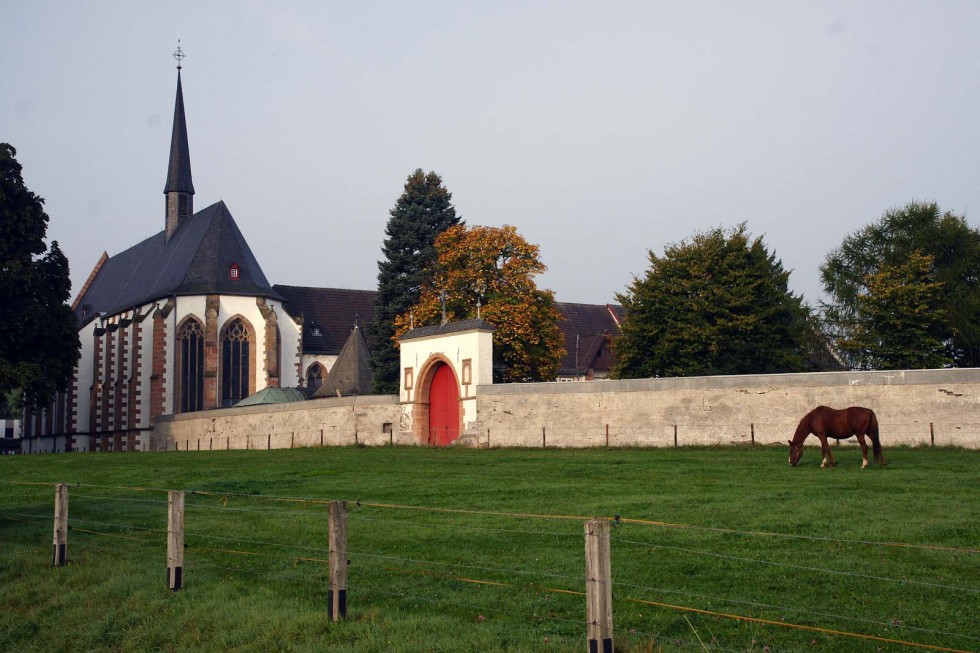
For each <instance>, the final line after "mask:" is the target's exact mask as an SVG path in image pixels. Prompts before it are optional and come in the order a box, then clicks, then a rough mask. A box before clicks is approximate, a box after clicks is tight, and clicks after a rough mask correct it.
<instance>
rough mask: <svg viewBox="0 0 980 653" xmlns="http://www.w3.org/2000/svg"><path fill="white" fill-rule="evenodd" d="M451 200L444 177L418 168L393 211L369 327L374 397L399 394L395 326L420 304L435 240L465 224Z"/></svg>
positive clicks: (434, 256)
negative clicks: (444, 232)
mask: <svg viewBox="0 0 980 653" xmlns="http://www.w3.org/2000/svg"><path fill="white" fill-rule="evenodd" d="M452 199H453V196H452V193H450V192H449V191H447V190H446V188H445V187H444V186H443V185H442V178H441V177H439V175H437V174H436V173H435V172H429V173H428V174H426V173H425V172H423V171H422V169H421V168H419V169H418V170H416V171H415V172H413V173H412V174H411V175H409V176H408V181H406V182H405V191H404V192H403V193H402V195H401V197H399V198H398V200H397V201H396V202H395V207H394V208H393V209H391V212H390V216H391V217H390V218H389V219H388V225H387V227H386V228H385V235H386V238H385V241H384V247H383V248H382V252H383V253H384V260H382V261H379V262H378V294H377V297H376V298H375V302H374V321H373V322H372V323H371V325H370V327H369V333H370V335H371V336H372V340H373V344H374V347H373V349H372V351H371V369H372V372H373V373H374V391H375V392H378V393H382V394H390V393H396V392H398V368H399V361H398V350H397V348H396V346H395V343H394V341H393V340H392V337H393V336H394V335H395V326H394V320H395V318H396V317H397V316H398V315H400V314H402V313H404V312H405V311H406V310H408V308H409V307H410V306H412V305H414V304H416V303H417V302H418V301H419V296H420V292H421V289H422V284H423V283H424V282H425V280H426V279H427V275H428V272H427V268H429V267H431V266H432V265H433V264H434V263H435V260H436V249H435V240H436V237H437V236H438V235H439V234H440V233H442V232H443V231H445V230H446V229H447V228H449V227H452V226H454V225H458V224H462V219H461V218H460V217H459V216H457V215H456V209H455V207H453V205H452Z"/></svg>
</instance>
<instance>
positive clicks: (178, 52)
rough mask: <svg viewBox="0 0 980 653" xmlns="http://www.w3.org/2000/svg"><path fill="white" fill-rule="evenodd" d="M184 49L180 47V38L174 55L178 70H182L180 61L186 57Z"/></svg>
mask: <svg viewBox="0 0 980 653" xmlns="http://www.w3.org/2000/svg"><path fill="white" fill-rule="evenodd" d="M186 56H187V55H186V54H184V51H183V50H181V49H180V39H177V50H176V51H175V52H174V54H173V57H174V59H176V60H177V70H180V62H181V61H182V60H183V59H184V57H186Z"/></svg>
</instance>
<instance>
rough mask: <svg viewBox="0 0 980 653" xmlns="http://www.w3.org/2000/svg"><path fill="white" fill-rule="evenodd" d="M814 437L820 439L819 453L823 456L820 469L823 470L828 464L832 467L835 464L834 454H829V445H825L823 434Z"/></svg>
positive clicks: (825, 437) (825, 438) (825, 439)
mask: <svg viewBox="0 0 980 653" xmlns="http://www.w3.org/2000/svg"><path fill="white" fill-rule="evenodd" d="M816 436H817V437H818V438H820V452H821V453H822V454H823V462H821V463H820V467H822V468H825V467H827V465H828V464H829V465H830V466H831V467H833V466H834V465H836V464H837V463H836V462H834V454H832V453H830V444H828V443H827V436H826V435H825V434H823V433H817V434H816Z"/></svg>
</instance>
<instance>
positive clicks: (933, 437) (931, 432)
mask: <svg viewBox="0 0 980 653" xmlns="http://www.w3.org/2000/svg"><path fill="white" fill-rule="evenodd" d="M929 442H931V443H932V446H934V447H935V446H936V429H935V427H933V425H932V422H929Z"/></svg>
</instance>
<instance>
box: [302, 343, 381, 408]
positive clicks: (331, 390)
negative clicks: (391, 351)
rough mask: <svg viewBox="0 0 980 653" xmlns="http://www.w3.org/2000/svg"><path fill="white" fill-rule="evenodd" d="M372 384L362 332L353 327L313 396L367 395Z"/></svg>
mask: <svg viewBox="0 0 980 653" xmlns="http://www.w3.org/2000/svg"><path fill="white" fill-rule="evenodd" d="M372 382H373V374H372V373H371V355H370V352H369V351H368V346H367V342H366V341H365V340H364V330H363V329H361V328H360V327H356V326H355V327H354V328H353V329H351V332H350V336H348V338H347V342H345V343H344V347H343V349H341V350H340V355H339V356H338V357H337V361H336V362H335V363H334V364H333V367H331V368H330V372H329V374H327V378H326V379H325V380H324V381H323V384H322V385H321V386H320V387H319V388H318V389H317V391H316V392H315V393H314V394H313V396H314V397H333V396H336V395H338V394H339V395H367V394H371V385H372Z"/></svg>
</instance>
